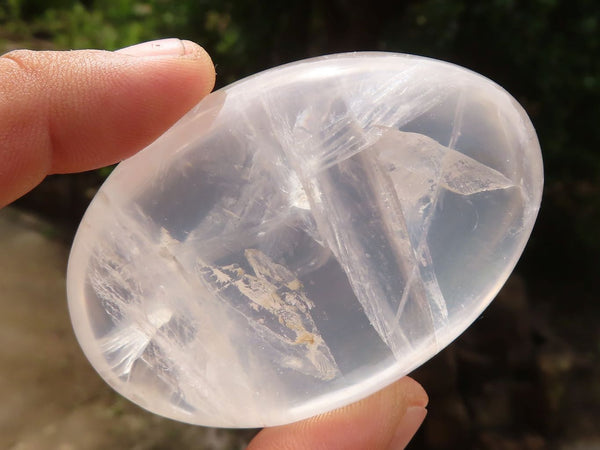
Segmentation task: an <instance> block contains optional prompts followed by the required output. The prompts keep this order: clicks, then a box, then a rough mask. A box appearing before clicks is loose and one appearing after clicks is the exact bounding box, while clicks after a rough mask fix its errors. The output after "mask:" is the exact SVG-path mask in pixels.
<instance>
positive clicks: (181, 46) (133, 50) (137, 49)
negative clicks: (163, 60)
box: [115, 38, 196, 57]
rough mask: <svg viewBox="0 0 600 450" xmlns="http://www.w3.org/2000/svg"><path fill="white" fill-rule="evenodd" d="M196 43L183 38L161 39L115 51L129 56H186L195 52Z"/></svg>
mask: <svg viewBox="0 0 600 450" xmlns="http://www.w3.org/2000/svg"><path fill="white" fill-rule="evenodd" d="M195 46H196V44H194V43H193V42H190V41H182V40H181V39H175V38H170V39H160V40H158V41H150V42H142V43H141V44H136V45H132V46H130V47H125V48H122V49H120V50H117V51H115V53H121V54H123V55H128V56H171V57H172V56H184V55H188V54H191V53H193V52H194V48H195Z"/></svg>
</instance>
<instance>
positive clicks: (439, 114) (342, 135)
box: [68, 53, 543, 427]
mask: <svg viewBox="0 0 600 450" xmlns="http://www.w3.org/2000/svg"><path fill="white" fill-rule="evenodd" d="M542 183H543V175H542V162H541V156H540V150H539V145H538V142H537V139H536V136H535V132H534V130H533V128H532V126H531V123H530V122H529V119H528V118H527V116H526V114H525V113H524V111H523V110H522V109H521V107H520V106H519V105H518V104H517V103H516V102H515V101H514V99H512V97H510V95H508V94H507V93H506V92H505V91H504V90H502V89H501V88H500V87H498V86H497V85H496V84H494V83H492V82H491V81H489V80H487V79H485V78H483V77H481V76H479V75H477V74H475V73H473V72H470V71H468V70H465V69H463V68H460V67H457V66H454V65H451V64H447V63H443V62H439V61H434V60H429V59H425V58H419V57H414V56H408V55H399V54H386V53H355V54H342V55H334V56H328V57H322V58H316V59H311V60H306V61H300V62H297V63H294V64H290V65H286V66H282V67H278V68H275V69H272V70H269V71H267V72H263V73H261V74H258V75H255V76H253V77H250V78H247V79H245V80H242V81H240V82H238V83H235V84H233V85H231V86H229V87H227V88H224V89H222V90H220V91H217V92H215V93H213V94H212V95H210V96H209V97H208V98H206V99H205V100H203V101H202V102H201V103H200V104H199V105H198V106H197V107H196V108H194V110H192V111H191V112H190V113H189V114H187V115H186V116H185V117H184V118H183V119H182V120H181V121H180V122H179V123H178V124H176V125H175V126H174V127H173V128H172V129H171V130H170V131H168V132H167V133H166V134H165V135H164V136H162V137H161V138H160V139H158V140H157V141H156V142H155V143H153V144H152V145H151V146H149V147H148V148H146V149H145V150H143V151H142V152H141V153H139V154H138V155H136V156H134V157H132V158H131V159H129V160H127V161H125V162H123V163H122V164H121V165H119V167H118V168H117V169H116V170H115V171H114V173H113V174H112V175H111V177H110V178H109V180H108V181H107V182H106V183H105V185H104V186H103V187H102V189H101V190H100V192H99V193H98V195H97V196H96V198H95V199H94V201H93V203H92V205H91V206H90V208H89V210H88V211H87V213H86V215H85V217H84V219H83V221H82V224H81V227H80V229H79V231H78V233H77V237H76V239H75V243H74V245H73V250H72V253H71V258H70V261H69V270H68V293H69V306H70V311H71V315H72V319H73V324H74V328H75V331H76V334H77V337H78V339H79V341H80V343H81V345H82V347H83V349H84V351H85V353H86V355H87V356H88V358H89V359H90V361H91V362H92V364H93V365H94V367H95V368H96V369H97V370H98V372H99V373H100V374H101V375H102V376H103V377H104V378H105V379H106V381H107V382H108V383H109V384H110V385H111V386H113V387H114V388H115V389H116V390H117V391H119V392H120V393H122V394H123V395H125V396H126V397H128V398H130V399H131V400H133V401H134V402H137V403H139V404H140V405H141V406H143V407H144V408H147V409H149V410H151V411H154V412H156V413H158V414H162V415H165V416H168V417H171V418H173V419H177V420H181V421H185V422H190V423H196V424H203V425H213V426H227V427H257V426H264V425H276V424H282V423H286V422H291V421H295V420H298V419H302V418H305V417H308V416H311V415H314V414H317V413H321V412H324V411H327V410H330V409H333V408H336V407H339V406H342V405H345V404H347V403H350V402H352V401H355V400H358V399H360V398H362V397H364V396H366V395H368V394H370V393H372V392H374V391H376V390H378V389H380V388H382V387H384V386H385V385H386V384H388V383H390V382H392V381H394V380H395V379H397V378H399V377H401V376H402V375H404V374H406V373H408V372H409V371H410V370H412V369H414V368H415V367H417V366H418V365H419V364H421V363H423V362H424V361H426V360H427V359H429V358H430V357H431V356H433V355H434V354H435V353H437V352H438V351H439V350H440V349H441V348H443V347H444V346H445V345H447V344H448V343H449V342H450V341H451V340H452V339H454V338H455V337H457V336H458V335H459V334H460V333H461V332H462V331H463V330H464V329H465V328H466V327H467V326H468V325H469V324H470V323H471V322H472V321H473V320H474V319H475V318H476V317H477V316H478V315H479V314H480V313H481V311H482V310H483V309H484V308H485V307H486V306H487V305H488V303H489V302H490V301H491V300H492V298H493V297H494V296H495V294H496V293H497V292H498V290H499V289H500V287H501V285H502V284H503V283H504V281H505V280H506V278H507V277H508V275H509V273H510V271H511V270H512V269H513V267H514V265H515V264H516V261H517V259H518V257H519V255H520V253H521V251H522V250H523V248H524V246H525V243H526V241H527V238H528V236H529V234H530V232H531V229H532V227H533V223H534V220H535V216H536V214H537V211H538V207H539V203H540V197H541V192H542Z"/></svg>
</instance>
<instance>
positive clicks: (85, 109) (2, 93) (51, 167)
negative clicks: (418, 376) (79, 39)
mask: <svg viewBox="0 0 600 450" xmlns="http://www.w3.org/2000/svg"><path fill="white" fill-rule="evenodd" d="M214 80H215V72H214V67H213V64H212V61H211V59H210V57H209V56H208V54H207V53H206V52H205V51H204V50H203V49H202V48H200V47H199V46H197V45H196V44H194V43H192V42H189V41H183V42H182V41H179V40H177V39H167V40H163V41H155V42H149V43H144V44H140V45H137V46H133V47H128V48H126V49H123V50H120V51H117V52H106V51H99V50H81V51H71V52H31V51H26V50H19V51H14V52H10V53H7V54H5V55H2V56H1V57H0V207H1V206H4V205H6V204H8V203H10V202H12V201H13V200H15V199H16V198H18V197H19V196H21V195H23V194H25V193H26V192H28V191H29V190H31V189H32V188H33V187H34V186H36V185H37V184H38V183H39V182H40V181H42V179H43V178H44V177H45V176H46V175H47V174H52V173H68V172H78V171H83V170H90V169H95V168H98V167H102V166H105V165H108V164H112V163H115V162H118V161H120V160H122V159H124V158H126V157H128V156H130V155H132V154H133V153H135V152H137V151H138V150H140V149H142V148H143V147H145V146H146V145H147V144H149V143H150V142H152V141H153V140H154V139H156V138H157V137H158V136H159V135H160V134H162V133H163V132H164V131H166V129H167V128H169V127H170V126H171V125H172V124H173V123H174V122H175V121H176V120H177V119H178V118H179V117H181V116H182V115H183V114H184V113H185V112H187V111H188V110H189V109H191V108H192V107H193V106H194V105H195V104H196V103H198V101H200V99H201V98H203V97H204V96H206V95H207V94H208V93H209V92H210V91H211V90H212V88H213V85H214ZM426 404H427V395H426V394H425V391H424V390H423V388H422V387H421V386H420V385H419V384H418V383H417V382H415V381H414V380H412V379H410V378H403V379H401V380H399V381H398V382H396V383H394V384H393V385H391V386H389V387H387V388H385V389H383V390H382V391H380V392H378V393H376V394H374V395H372V396H371V397H368V398H366V399H364V400H362V401H360V402H357V403H354V404H352V405H349V406H347V407H345V408H341V409H339V410H336V411H332V412H330V413H327V414H323V415H320V416H317V417H314V418H311V419H308V420H305V421H301V422H297V423H294V424H290V425H285V426H279V427H272V428H266V429H264V430H263V431H261V432H260V433H259V434H258V435H257V436H256V437H255V439H254V440H253V441H252V442H251V443H250V446H249V449H251V450H266V449H277V450H281V449H284V450H292V449H294V450H295V449H307V450H308V449H309V450H318V449H327V450H332V449H368V450H372V449H394V450H395V449H401V448H404V447H405V446H406V444H407V443H408V441H409V440H410V439H411V437H412V436H413V434H414V433H415V432H416V430H417V429H418V427H419V426H420V424H421V422H422V421H423V419H424V418H425V414H426V410H425V406H426Z"/></svg>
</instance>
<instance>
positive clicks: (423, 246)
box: [396, 90, 465, 340]
mask: <svg viewBox="0 0 600 450" xmlns="http://www.w3.org/2000/svg"><path fill="white" fill-rule="evenodd" d="M464 107H465V94H464V90H462V91H461V92H460V94H459V96H458V101H457V102H456V108H455V110H454V121H453V124H452V132H451V134H450V141H449V143H448V148H454V146H455V145H456V141H457V140H458V138H459V137H460V134H461V129H462V123H463V117H464ZM442 167H443V162H442ZM440 176H441V174H440ZM440 186H441V184H440V182H439V179H438V180H437V181H436V182H435V184H434V188H433V189H434V192H433V202H432V204H431V207H430V209H429V211H430V213H429V214H428V215H426V216H425V217H424V218H422V225H421V226H422V228H421V236H420V237H419V239H418V241H417V242H418V243H417V246H416V249H415V250H414V253H415V256H416V258H417V261H421V262H422V263H423V264H422V267H419V265H417V264H416V265H414V266H413V268H412V271H411V274H410V276H409V278H408V280H407V287H406V290H405V291H404V293H403V298H402V300H401V301H400V304H399V305H398V310H397V311H396V323H397V324H399V323H400V315H401V314H402V311H403V310H404V307H405V305H406V301H407V300H408V292H409V290H410V288H411V286H412V283H413V281H414V278H415V277H416V276H417V271H419V272H420V275H421V282H422V283H423V284H424V285H425V286H426V288H427V287H428V288H429V289H427V290H428V292H429V297H430V299H431V300H432V301H433V303H434V305H435V307H436V309H437V312H438V315H434V314H433V310H432V309H431V308H430V313H431V318H432V320H433V322H434V323H435V324H436V326H434V332H437V330H439V329H441V326H443V325H445V324H446V323H447V321H448V307H447V305H446V301H445V299H444V295H443V293H442V291H441V289H440V286H439V283H438V281H437V277H436V275H435V271H434V269H433V260H432V258H431V254H430V251H429V246H428V245H427V237H428V235H429V228H430V227H431V222H432V220H433V216H434V213H435V211H436V209H437V205H438V201H439V199H440V197H441V195H443V194H442V192H441V191H440ZM427 268H429V274H430V277H429V278H430V279H429V282H428V283H427V282H424V281H423V277H424V275H425V274H424V273H423V272H424V270H423V269H427ZM425 273H427V272H425ZM440 319H441V320H440ZM436 322H441V323H436ZM436 340H437V339H436Z"/></svg>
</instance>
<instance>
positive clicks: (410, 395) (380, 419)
mask: <svg viewBox="0 0 600 450" xmlns="http://www.w3.org/2000/svg"><path fill="white" fill-rule="evenodd" d="M427 401H428V399H427V394H426V393H425V391H424V390H423V388H422V387H421V385H419V384H418V383H417V382H416V381H414V380H413V379H412V378H409V377H404V378H402V379H400V380H398V381H397V382H396V383H393V384H392V385H390V386H388V387H387V388H385V389H382V390H381V391H379V392H377V393H375V394H373V395H371V396H370V397H367V398H365V399H363V400H361V401H359V402H356V403H353V404H351V405H348V406H346V407H344V408H341V409H337V410H335V411H331V412H329V413H327V414H322V415H320V416H316V417H313V418H311V419H307V420H303V421H301V422H296V423H292V424H289V425H283V426H279V427H272V428H265V429H263V430H262V431H261V432H260V433H258V434H257V435H256V437H255V438H254V439H253V440H252V442H251V443H250V446H249V447H248V450H282V449H285V450H379V449H389V450H401V449H403V448H405V447H406V445H407V444H408V442H409V441H410V439H411V438H412V437H413V435H414V434H415V432H416V431H417V429H418V428H419V426H420V425H421V422H423V420H424V419H425V415H426V414H427V411H426V409H425V406H426V405H427Z"/></svg>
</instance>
